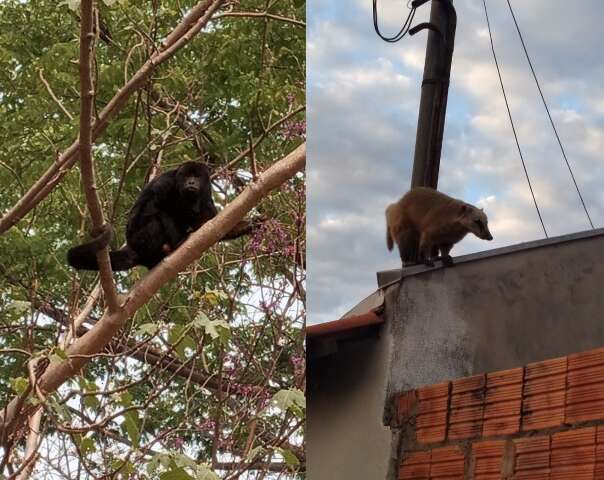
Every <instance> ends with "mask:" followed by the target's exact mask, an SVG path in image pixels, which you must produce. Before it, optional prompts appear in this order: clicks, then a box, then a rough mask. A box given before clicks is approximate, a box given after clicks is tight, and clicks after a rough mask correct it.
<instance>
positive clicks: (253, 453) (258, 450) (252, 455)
mask: <svg viewBox="0 0 604 480" xmlns="http://www.w3.org/2000/svg"><path fill="white" fill-rule="evenodd" d="M264 452H266V449H265V448H264V447H263V446H261V445H258V446H257V447H254V448H252V449H251V450H250V451H249V452H247V455H246V456H245V461H246V462H251V461H252V460H254V459H256V457H259V456H261V455H262V454H264Z"/></svg>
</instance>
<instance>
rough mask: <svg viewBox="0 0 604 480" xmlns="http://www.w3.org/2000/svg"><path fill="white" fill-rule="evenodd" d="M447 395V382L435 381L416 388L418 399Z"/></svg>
mask: <svg viewBox="0 0 604 480" xmlns="http://www.w3.org/2000/svg"><path fill="white" fill-rule="evenodd" d="M448 395H449V382H444V383H437V384H435V385H429V386H426V387H422V388H418V389H417V396H418V398H419V399H420V400H427V399H429V398H435V397H445V396H448Z"/></svg>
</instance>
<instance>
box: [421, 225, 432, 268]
mask: <svg viewBox="0 0 604 480" xmlns="http://www.w3.org/2000/svg"><path fill="white" fill-rule="evenodd" d="M432 252H433V245H432V242H431V241H430V239H429V236H428V235H426V233H425V232H424V233H422V234H421V237H420V239H419V253H420V256H421V259H422V261H423V262H424V264H425V265H427V266H428V267H433V266H434V260H433V259H432Z"/></svg>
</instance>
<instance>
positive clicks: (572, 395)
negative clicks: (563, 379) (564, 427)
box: [565, 348, 604, 424]
mask: <svg viewBox="0 0 604 480" xmlns="http://www.w3.org/2000/svg"><path fill="white" fill-rule="evenodd" d="M567 384H568V391H567V392H566V416H565V422H566V423H571V424H572V423H576V422H582V421H586V420H601V419H604V398H603V397H604V348H598V349H596V350H590V351H588V352H582V353H576V354H573V355H569V356H568V378H567Z"/></svg>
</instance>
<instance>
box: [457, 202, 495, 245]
mask: <svg viewBox="0 0 604 480" xmlns="http://www.w3.org/2000/svg"><path fill="white" fill-rule="evenodd" d="M461 223H462V224H463V225H464V226H465V227H466V228H467V229H468V230H469V231H470V232H472V233H473V234H474V235H476V236H477V237H478V238H481V239H483V240H489V241H491V240H493V235H491V232H490V231H489V220H488V219H487V215H486V214H485V213H484V211H483V210H482V208H476V207H473V206H472V205H462V207H461Z"/></svg>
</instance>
